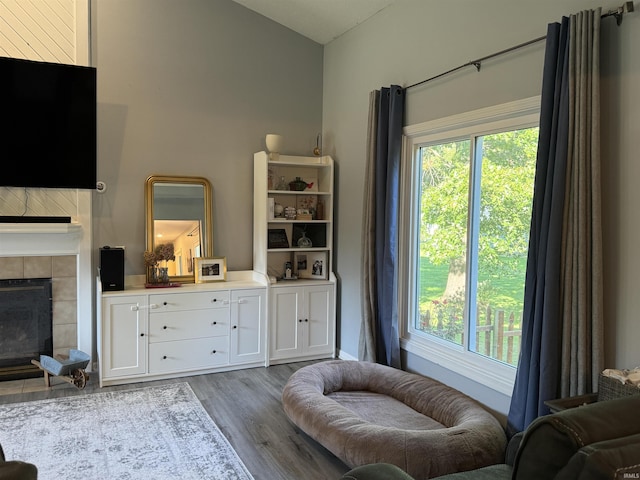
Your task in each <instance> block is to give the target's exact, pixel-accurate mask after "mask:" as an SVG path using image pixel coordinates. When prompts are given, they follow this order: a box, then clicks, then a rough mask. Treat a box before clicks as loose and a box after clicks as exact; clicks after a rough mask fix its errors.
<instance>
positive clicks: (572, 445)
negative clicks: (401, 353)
mask: <svg viewBox="0 0 640 480" xmlns="http://www.w3.org/2000/svg"><path fill="white" fill-rule="evenodd" d="M423 478H424V477H423ZM625 478H640V396H633V397H625V398H619V399H615V400H607V401H602V402H596V403H592V404H589V405H585V406H581V407H576V408H572V409H568V410H563V411H561V412H558V413H554V414H551V415H546V416H543V417H540V418H538V419H536V420H535V421H534V422H532V423H531V425H530V426H529V428H527V430H526V431H525V432H524V433H523V434H522V433H521V434H518V435H516V436H515V437H513V438H512V439H511V441H510V442H509V448H508V449H507V452H506V458H505V463H502V464H497V465H491V466H487V467H484V468H480V469H475V470H472V471H466V472H459V473H454V474H450V475H444V476H441V477H439V479H441V480H507V479H513V480H551V479H553V480H618V479H620V480H622V479H625ZM342 479H343V480H383V479H384V480H411V479H412V477H411V476H408V475H407V474H406V473H405V472H403V471H402V470H399V469H397V468H396V467H395V466H393V465H384V464H371V465H365V466H362V467H359V468H355V469H353V470H351V471H350V472H348V473H346V474H345V475H344V476H343V477H342Z"/></svg>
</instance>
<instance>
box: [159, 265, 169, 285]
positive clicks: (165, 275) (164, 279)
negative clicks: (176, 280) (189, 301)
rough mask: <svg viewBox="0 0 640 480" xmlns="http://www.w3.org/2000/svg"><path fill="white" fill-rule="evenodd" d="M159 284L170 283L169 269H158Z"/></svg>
mask: <svg viewBox="0 0 640 480" xmlns="http://www.w3.org/2000/svg"><path fill="white" fill-rule="evenodd" d="M158 283H169V268H168V267H158Z"/></svg>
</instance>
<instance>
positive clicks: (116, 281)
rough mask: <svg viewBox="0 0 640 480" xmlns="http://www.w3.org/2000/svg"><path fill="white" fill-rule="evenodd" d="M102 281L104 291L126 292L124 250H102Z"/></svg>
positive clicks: (106, 248) (113, 248) (104, 248)
mask: <svg viewBox="0 0 640 480" xmlns="http://www.w3.org/2000/svg"><path fill="white" fill-rule="evenodd" d="M100 280H101V282H102V291H116V290H124V248H122V247H102V248H101V249H100Z"/></svg>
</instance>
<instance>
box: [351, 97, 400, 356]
mask: <svg viewBox="0 0 640 480" xmlns="http://www.w3.org/2000/svg"><path fill="white" fill-rule="evenodd" d="M404 98H405V92H404V89H402V88H401V87H399V86H397V85H392V86H391V87H390V88H382V89H380V91H375V92H371V94H370V97H369V107H370V108H369V126H368V128H369V130H368V133H367V165H366V171H365V199H364V221H363V235H362V244H363V258H362V269H363V270H362V276H361V277H362V282H363V284H362V292H363V296H362V311H363V315H362V324H361V328H360V341H359V348H358V350H359V352H358V356H359V358H360V359H361V360H367V361H372V362H378V363H382V364H384V365H390V366H393V367H396V368H400V367H401V362H400V339H399V334H398V308H397V305H398V298H397V284H398V269H397V255H398V209H399V203H398V202H399V189H400V160H401V153H402V152H401V151H402V123H403V117H404Z"/></svg>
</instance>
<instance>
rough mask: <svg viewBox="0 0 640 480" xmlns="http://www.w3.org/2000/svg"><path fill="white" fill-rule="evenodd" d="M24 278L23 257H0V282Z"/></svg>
mask: <svg viewBox="0 0 640 480" xmlns="http://www.w3.org/2000/svg"><path fill="white" fill-rule="evenodd" d="M14 278H24V257H0V280H12V279H14Z"/></svg>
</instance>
